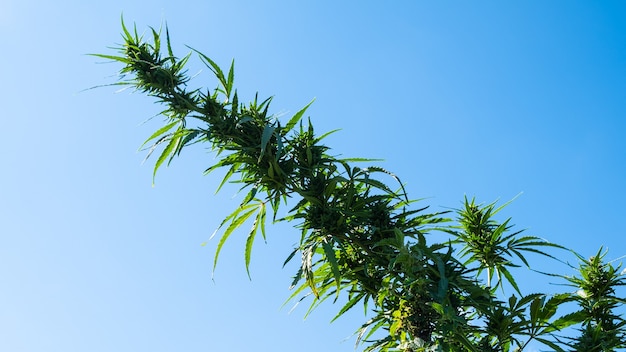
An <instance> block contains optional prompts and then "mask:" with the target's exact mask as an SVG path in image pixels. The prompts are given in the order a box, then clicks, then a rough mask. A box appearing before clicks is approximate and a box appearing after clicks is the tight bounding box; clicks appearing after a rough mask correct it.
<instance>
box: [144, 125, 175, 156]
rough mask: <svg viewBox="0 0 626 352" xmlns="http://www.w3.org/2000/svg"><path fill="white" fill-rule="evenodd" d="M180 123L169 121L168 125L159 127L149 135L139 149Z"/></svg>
mask: <svg viewBox="0 0 626 352" xmlns="http://www.w3.org/2000/svg"><path fill="white" fill-rule="evenodd" d="M178 123H180V122H179V121H174V122H172V123H168V124H167V125H165V126H163V127H161V128H159V129H158V130H157V131H156V132H154V133H153V134H152V135H151V136H150V137H148V139H146V140H145V141H144V142H143V144H142V145H141V146H140V147H139V150H142V148H143V147H144V146H145V145H146V144H147V143H148V142H150V141H151V140H153V139H155V138H157V137H159V136H160V135H162V134H164V133H165V132H167V131H169V130H171V129H172V127H174V126H176V125H177V124H178Z"/></svg>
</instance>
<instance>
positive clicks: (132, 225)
mask: <svg viewBox="0 0 626 352" xmlns="http://www.w3.org/2000/svg"><path fill="white" fill-rule="evenodd" d="M122 12H123V13H124V17H125V18H126V21H127V23H133V22H136V23H137V26H138V29H139V30H140V31H144V30H145V29H146V28H147V26H155V27H158V26H159V25H160V24H161V23H163V22H164V21H167V23H168V25H169V28H170V33H171V36H172V39H173V41H174V44H175V45H174V46H175V51H176V52H177V53H178V55H179V56H183V55H185V54H186V53H187V51H188V49H187V48H186V47H185V46H184V45H185V44H187V45H190V46H193V47H195V48H197V49H199V50H201V51H203V52H204V53H206V54H207V55H209V56H211V57H212V58H214V60H215V61H217V62H218V63H221V64H223V65H224V66H226V65H227V64H228V63H229V62H230V60H231V59H232V58H235V60H236V75H237V76H236V84H237V87H238V89H239V94H240V97H241V98H245V97H247V98H252V97H253V96H254V93H255V92H257V91H258V92H259V94H260V96H263V97H265V96H270V95H273V96H274V97H275V98H274V102H273V109H274V112H275V113H287V114H289V113H294V112H295V111H297V110H299V109H300V108H301V107H302V106H304V105H305V104H306V103H308V102H309V101H310V100H311V99H312V98H316V102H315V103H314V105H313V106H312V107H311V108H310V110H309V114H310V115H311V118H312V120H313V122H314V124H315V126H316V129H317V131H328V130H332V129H336V128H341V129H342V130H341V131H340V132H338V133H337V134H335V135H333V136H331V137H329V139H328V145H329V146H331V147H332V148H333V151H334V152H336V153H340V154H342V155H344V156H347V157H348V156H357V157H371V158H383V159H385V162H384V163H383V164H382V165H383V166H384V167H385V168H387V169H389V170H391V171H393V172H395V173H396V174H397V175H399V176H400V177H401V179H402V180H403V181H404V182H406V184H407V188H408V191H409V195H410V196H411V197H413V198H426V199H425V200H424V201H423V204H429V205H431V207H432V208H433V209H434V210H441V209H442V208H444V207H452V208H455V207H458V206H460V205H461V203H460V202H461V201H462V199H463V197H464V196H465V195H467V196H469V197H472V196H476V197H477V199H478V200H480V201H482V202H491V201H494V200H497V199H500V200H502V201H507V200H509V199H511V198H513V197H515V196H516V195H517V194H519V193H520V192H523V194H522V195H521V196H520V197H519V198H518V199H517V200H516V201H515V202H513V203H512V204H511V205H510V206H509V207H507V208H506V210H504V211H503V212H502V216H504V217H513V222H514V223H515V224H517V226H518V227H519V228H527V229H528V230H527V233H528V234H531V235H535V236H540V237H544V238H547V239H549V240H551V241H554V242H557V243H561V244H564V245H566V246H569V247H571V248H573V249H574V250H576V251H579V252H580V253H582V254H584V255H592V254H594V253H595V252H596V251H597V250H598V248H599V247H600V246H605V247H606V248H609V249H610V252H609V257H610V258H618V257H621V256H622V255H626V246H625V245H624V242H623V240H622V238H623V236H624V234H625V228H624V223H623V219H624V217H625V215H624V214H625V211H626V208H625V206H624V202H623V200H624V199H626V186H625V181H626V139H625V138H624V137H623V136H624V133H625V132H626V122H625V121H626V41H625V40H624V38H625V37H626V3H624V2H621V1H602V2H585V1H550V2H544V1H525V2H518V3H512V2H506V3H504V2H495V1H493V2H488V1H477V2H461V1H451V2H417V1H397V2H394V5H393V6H390V5H388V3H384V2H357V1H342V2H331V1H316V2H288V1H263V2H251V1H248V2H246V1H228V2H226V1H220V2H215V1H188V2H174V1H153V2H140V1H107V2H81V1H56V2H52V3H51V2H44V1H32V0H25V1H19V2H18V1H14V0H3V1H2V2H0V39H1V43H2V48H3V55H1V56H0V64H1V65H2V67H3V68H4V69H3V79H2V81H3V83H4V84H2V85H0V97H1V98H0V99H1V101H2V102H3V111H2V113H1V118H2V126H3V131H4V133H3V137H2V138H1V139H0V150H1V151H2V152H1V153H2V154H1V156H2V159H3V161H4V168H3V172H2V173H0V240H1V244H0V278H1V281H2V288H0V305H1V306H0V350H2V351H12V352H39V351H41V352H44V351H45V352H51V351H52V352H54V351H64V352H78V351H81V352H82V351H95V352H97V351H120V352H125V351H129V352H130V351H133V352H134V351H151V352H153V351H156V352H161V351H221V350H231V351H249V350H251V349H254V350H257V351H270V350H273V351H291V350H298V351H303V352H308V351H320V350H329V351H352V350H353V342H354V340H353V339H348V340H347V341H343V340H344V339H345V338H347V337H349V336H350V335H351V333H352V332H353V331H354V330H355V329H356V328H357V327H358V326H359V325H360V324H361V323H362V322H363V315H362V313H361V312H358V311H355V312H353V313H352V314H351V315H350V316H348V317H346V318H345V319H342V320H339V321H338V322H335V323H333V324H332V325H331V324H329V320H330V319H331V318H332V317H333V316H334V309H335V307H333V306H332V305H329V306H326V307H323V308H320V309H319V310H318V311H316V312H315V313H314V314H312V315H311V316H310V317H309V318H308V319H307V320H303V319H302V316H303V314H304V312H305V309H303V308H302V307H300V308H297V309H296V310H295V311H294V312H292V313H291V314H289V306H288V307H286V308H282V309H281V305H282V303H283V302H284V301H285V299H286V298H287V297H288V296H289V291H288V286H289V283H290V282H291V280H290V277H291V275H292V274H293V272H294V271H293V270H294V268H293V267H287V268H286V269H281V266H282V262H283V260H284V259H285V257H286V256H287V254H288V253H289V252H290V249H291V248H292V246H293V244H295V243H296V242H297V240H298V234H297V232H296V231H295V230H293V229H292V228H290V227H289V226H286V225H279V226H273V227H271V228H270V229H269V238H268V241H267V242H268V244H267V245H264V244H262V243H259V244H258V245H257V246H256V247H255V251H254V253H253V258H252V277H253V280H252V281H249V280H248V279H247V276H246V274H245V269H244V262H243V250H242V249H243V239H242V237H243V234H241V235H240V236H239V237H237V238H233V239H232V240H231V242H230V243H228V244H227V245H226V247H225V250H224V252H223V254H222V255H221V261H220V263H219V265H218V268H217V272H216V274H215V278H214V281H212V279H211V265H212V258H213V257H212V256H213V251H214V248H215V243H214V242H209V245H207V246H205V247H203V246H201V245H200V244H201V243H202V242H205V241H206V240H207V239H208V238H209V236H210V235H211V233H212V232H213V230H214V229H215V228H216V227H217V226H218V224H219V222H220V221H221V219H222V218H223V216H225V215H226V214H227V213H228V211H229V210H230V209H232V208H233V207H234V206H236V205H237V204H238V203H237V202H238V201H237V199H236V198H233V195H234V188H233V189H226V191H225V192H224V193H223V194H220V195H218V196H214V195H213V193H214V190H215V189H216V186H217V182H219V175H214V176H202V171H203V170H204V169H205V168H206V167H207V166H209V165H210V164H211V162H212V160H213V156H212V155H211V154H209V153H207V152H206V150H204V149H203V148H202V147H198V148H195V149H190V150H189V151H188V152H187V153H185V154H183V156H182V157H181V158H180V159H178V160H176V161H175V162H173V164H172V166H171V167H170V168H168V169H163V170H162V172H161V173H160V174H159V175H158V177H157V183H156V186H155V187H154V188H153V187H151V163H150V162H148V163H146V164H144V165H143V166H142V164H141V161H142V159H143V157H144V154H143V153H141V152H137V148H138V147H139V145H140V144H141V142H142V141H143V140H144V139H145V138H146V137H147V136H149V135H150V134H151V132H152V131H153V130H154V129H155V128H157V126H158V123H159V122H158V120H159V119H158V118H156V119H155V122H153V123H146V124H142V122H143V121H145V120H146V119H148V118H150V117H152V116H153V115H154V114H155V113H157V112H158V111H160V110H159V106H158V105H155V104H153V102H152V101H150V100H149V99H147V98H145V97H143V96H142V95H141V94H139V93H133V92H130V91H125V92H122V93H118V94H115V91H116V89H115V88H113V87H105V88H100V89H96V90H89V91H83V90H84V89H86V88H89V87H92V86H96V85H100V84H107V83H113V82H114V81H115V79H116V73H117V70H118V69H119V66H117V65H115V64H108V63H103V62H102V60H100V59H97V58H94V57H91V56H88V55H86V54H88V53H112V51H111V50H110V49H107V47H110V46H115V44H118V43H120V41H121V36H120V32H121V28H120V23H119V18H120V14H121V13H122ZM200 68H201V66H200V65H199V64H198V62H197V61H196V62H195V63H193V64H192V66H191V68H190V69H191V71H192V73H197V72H199V70H200ZM210 78H211V77H210V75H209V72H208V71H207V70H205V71H204V72H201V73H200V75H199V76H198V77H197V78H195V79H194V81H193V82H192V84H194V85H198V86H204V85H208V86H210V87H213V86H214V85H215V82H214V81H212V80H211V79H210ZM433 239H434V240H436V237H433ZM562 258H563V259H564V260H573V257H572V256H567V255H563V256H562ZM541 263H542V262H537V265H541ZM548 265H550V267H549V268H550V269H552V268H553V269H554V270H555V271H559V272H561V273H564V274H568V273H571V272H569V271H568V269H567V267H565V266H559V265H555V264H548ZM520 275H521V278H520V280H522V281H521V282H525V281H523V280H524V279H526V280H527V281H526V283H525V284H524V283H522V285H523V286H525V287H527V290H528V291H533V290H555V289H557V290H558V289H562V288H558V287H556V288H555V286H554V285H550V284H549V281H550V280H546V279H544V278H539V279H536V277H531V276H529V275H528V274H527V273H526V272H524V271H522V272H520ZM342 341H343V342H342Z"/></svg>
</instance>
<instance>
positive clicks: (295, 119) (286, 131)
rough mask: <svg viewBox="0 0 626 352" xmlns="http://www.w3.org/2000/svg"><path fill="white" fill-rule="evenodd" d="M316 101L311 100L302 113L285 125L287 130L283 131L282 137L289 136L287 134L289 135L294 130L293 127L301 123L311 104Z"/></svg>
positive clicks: (298, 113) (296, 114)
mask: <svg viewBox="0 0 626 352" xmlns="http://www.w3.org/2000/svg"><path fill="white" fill-rule="evenodd" d="M314 101H315V99H313V100H311V102H309V103H308V104H306V106H305V107H303V108H302V109H300V111H298V112H297V113H295V115H293V116H292V117H291V118H290V119H289V121H288V122H287V124H286V125H285V128H283V129H282V131H281V135H283V136H285V135H287V133H289V131H291V130H292V129H293V127H294V126H295V125H296V124H297V123H298V122H299V121H300V119H302V115H304V112H305V111H306V110H307V109H308V108H309V106H311V104H313V102H314Z"/></svg>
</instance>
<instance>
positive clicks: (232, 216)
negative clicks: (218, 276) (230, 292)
mask: <svg viewBox="0 0 626 352" xmlns="http://www.w3.org/2000/svg"><path fill="white" fill-rule="evenodd" d="M250 206H251V205H248V206H244V207H239V208H237V209H236V210H235V211H234V212H233V213H232V214H230V215H229V216H227V217H226V219H224V221H222V224H224V222H225V221H228V219H233V220H232V222H231V223H230V225H229V226H228V228H226V231H224V234H223V235H222V237H221V238H220V241H219V242H218V244H217V249H216V250H215V257H214V258H213V272H215V268H216V267H217V260H218V258H219V255H220V252H221V251H222V246H224V243H226V240H228V237H230V235H231V234H232V233H233V231H234V230H235V229H237V228H238V227H239V226H241V224H243V223H244V222H245V221H246V220H247V219H248V218H249V217H250V216H251V215H252V214H253V213H254V212H255V211H256V209H252V210H248V211H247V212H245V213H243V214H242V215H239V213H240V212H242V211H244V210H247V209H249V208H250ZM252 206H253V205H252ZM237 215H239V216H237ZM220 227H222V225H220ZM218 230H219V228H218ZM216 231H217V230H216ZM211 237H213V236H211Z"/></svg>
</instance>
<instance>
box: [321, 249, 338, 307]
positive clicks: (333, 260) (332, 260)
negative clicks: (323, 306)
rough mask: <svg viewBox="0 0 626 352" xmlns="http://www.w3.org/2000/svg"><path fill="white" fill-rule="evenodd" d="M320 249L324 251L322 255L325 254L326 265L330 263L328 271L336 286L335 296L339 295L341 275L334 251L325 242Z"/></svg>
mask: <svg viewBox="0 0 626 352" xmlns="http://www.w3.org/2000/svg"><path fill="white" fill-rule="evenodd" d="M322 248H323V249H324V254H326V260H328V263H330V269H331V270H332V273H333V277H334V278H335V284H336V285H337V295H339V289H340V286H341V273H340V272H339V265H338V264H337V257H336V256H335V250H334V249H333V247H332V246H331V245H330V243H328V242H327V241H323V242H322Z"/></svg>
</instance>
